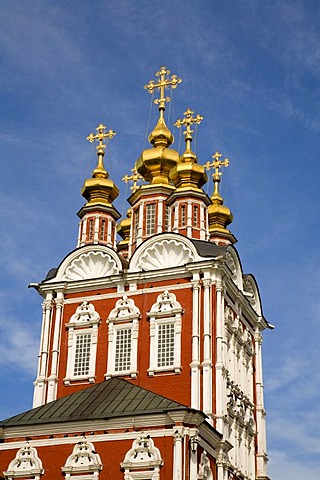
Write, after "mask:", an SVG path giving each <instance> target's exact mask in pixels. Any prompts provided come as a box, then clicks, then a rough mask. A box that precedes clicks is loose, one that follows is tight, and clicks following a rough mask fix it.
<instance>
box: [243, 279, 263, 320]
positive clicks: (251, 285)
mask: <svg viewBox="0 0 320 480" xmlns="http://www.w3.org/2000/svg"><path fill="white" fill-rule="evenodd" d="M244 289H245V291H246V292H248V293H249V294H250V296H248V300H249V302H250V304H251V306H252V308H253V309H254V311H255V312H257V314H258V315H262V308H261V301H260V295H259V290H258V287H257V284H256V281H255V279H254V277H253V276H252V275H250V274H249V275H247V277H246V278H245V282H244Z"/></svg>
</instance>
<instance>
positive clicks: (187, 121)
mask: <svg viewBox="0 0 320 480" xmlns="http://www.w3.org/2000/svg"><path fill="white" fill-rule="evenodd" d="M193 114H194V112H193V111H192V110H191V109H190V108H188V110H187V111H186V112H184V114H183V115H184V118H183V119H182V120H181V119H180V118H178V120H177V121H176V123H175V124H174V125H175V127H178V128H180V127H181V126H182V125H185V126H186V130H185V131H184V132H183V135H185V136H186V137H185V141H186V144H187V146H186V148H187V150H190V146H191V141H192V135H191V134H192V133H193V132H194V130H192V129H191V125H192V124H193V123H196V124H197V125H199V124H200V123H201V122H202V120H203V116H202V115H200V114H199V113H198V114H197V115H196V116H195V117H193V116H192V115H193Z"/></svg>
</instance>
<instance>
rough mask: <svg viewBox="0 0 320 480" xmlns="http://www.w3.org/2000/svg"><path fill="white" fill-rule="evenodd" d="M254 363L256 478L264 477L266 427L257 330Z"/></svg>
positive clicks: (260, 341)
mask: <svg viewBox="0 0 320 480" xmlns="http://www.w3.org/2000/svg"><path fill="white" fill-rule="evenodd" d="M254 346H255V364H256V372H255V373H256V420H257V479H259V478H263V479H265V478H267V477H266V470H267V468H266V466H267V460H268V459H267V454H266V429H265V416H266V412H265V409H264V400H263V380H262V353H261V346H262V335H261V333H260V331H257V332H256V333H255V335H254Z"/></svg>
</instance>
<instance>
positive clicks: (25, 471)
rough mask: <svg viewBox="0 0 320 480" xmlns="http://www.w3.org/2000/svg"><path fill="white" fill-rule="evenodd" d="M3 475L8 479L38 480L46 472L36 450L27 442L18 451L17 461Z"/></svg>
mask: <svg viewBox="0 0 320 480" xmlns="http://www.w3.org/2000/svg"><path fill="white" fill-rule="evenodd" d="M3 473H4V475H5V477H6V478H7V479H12V478H33V479H35V480H38V479H39V478H40V475H42V474H43V473H44V470H43V468H42V462H41V460H40V458H39V457H38V452H37V450H36V448H34V447H31V446H30V445H29V443H28V442H27V444H26V445H25V446H24V447H22V448H20V450H18V452H17V454H16V457H15V459H14V460H12V462H10V464H9V466H8V470H7V471H6V472H3Z"/></svg>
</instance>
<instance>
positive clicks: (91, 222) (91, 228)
mask: <svg viewBox="0 0 320 480" xmlns="http://www.w3.org/2000/svg"><path fill="white" fill-rule="evenodd" d="M93 232H94V231H93V219H92V218H91V219H90V220H89V229H88V240H93Z"/></svg>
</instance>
